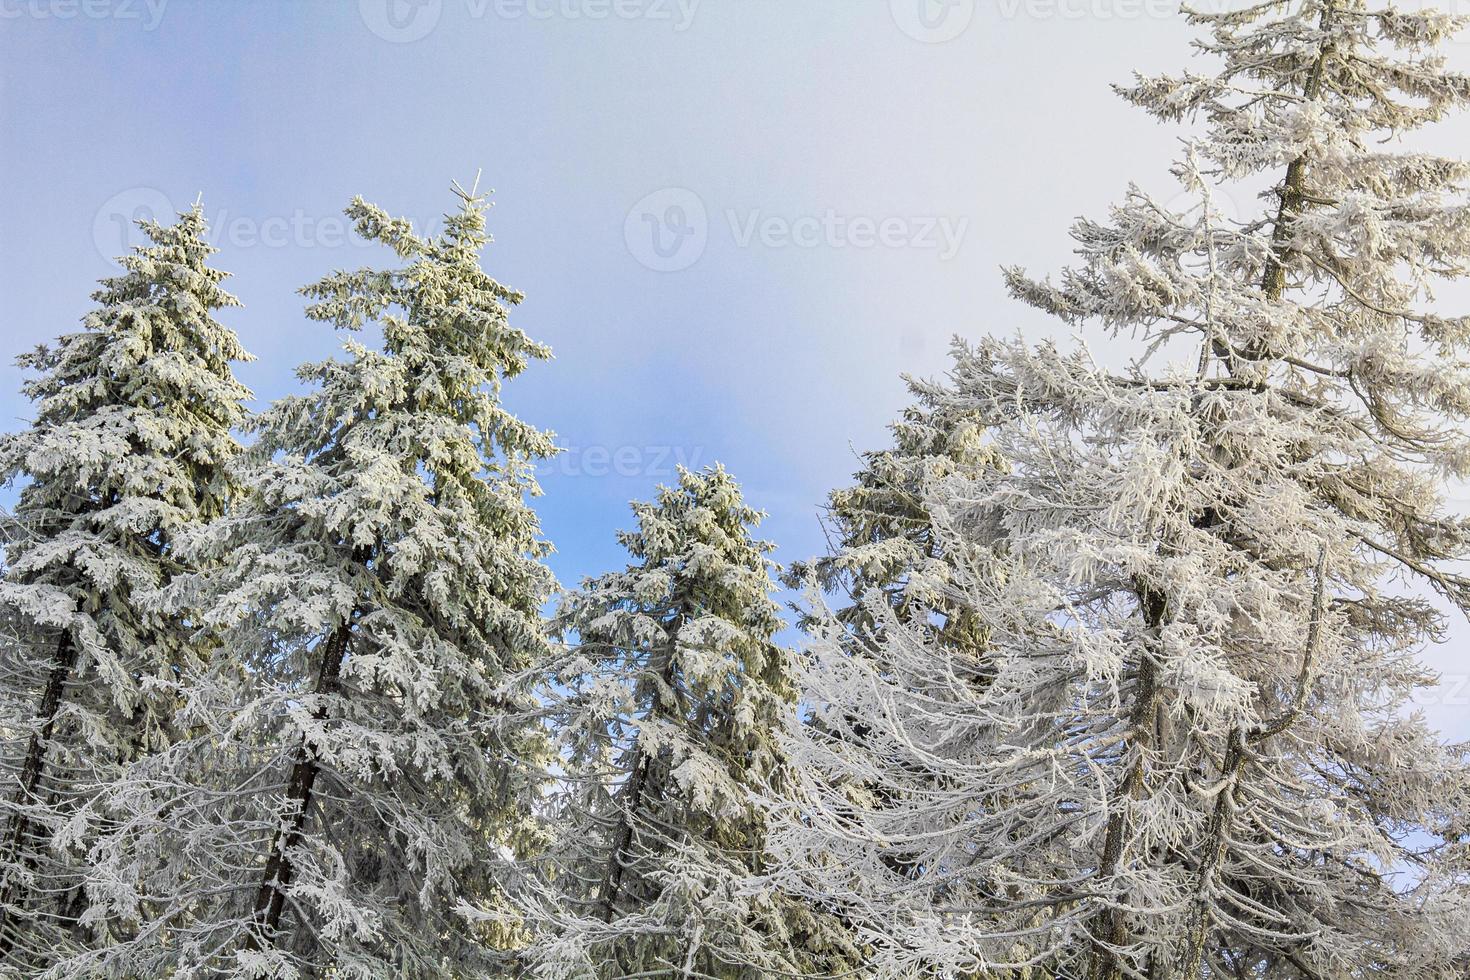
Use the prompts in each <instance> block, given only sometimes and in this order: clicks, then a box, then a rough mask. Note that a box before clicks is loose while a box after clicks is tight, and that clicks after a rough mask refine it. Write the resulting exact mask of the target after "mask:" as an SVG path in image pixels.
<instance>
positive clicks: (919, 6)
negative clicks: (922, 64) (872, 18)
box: [888, 0, 975, 44]
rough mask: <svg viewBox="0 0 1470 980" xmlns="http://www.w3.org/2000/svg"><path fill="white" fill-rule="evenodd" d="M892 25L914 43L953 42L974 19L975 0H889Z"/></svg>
mask: <svg viewBox="0 0 1470 980" xmlns="http://www.w3.org/2000/svg"><path fill="white" fill-rule="evenodd" d="M888 10H889V12H890V13H892V14H893V22H894V23H895V24H897V25H898V29H899V30H901V31H903V32H904V33H905V34H907V35H908V36H909V37H911V38H913V39H914V40H915V41H923V42H924V43H925V44H943V43H944V42H945V41H953V40H954V39H955V38H957V37H959V36H960V35H961V34H963V33H965V31H966V29H968V28H969V26H970V22H971V21H973V20H974V19H975V0H888Z"/></svg>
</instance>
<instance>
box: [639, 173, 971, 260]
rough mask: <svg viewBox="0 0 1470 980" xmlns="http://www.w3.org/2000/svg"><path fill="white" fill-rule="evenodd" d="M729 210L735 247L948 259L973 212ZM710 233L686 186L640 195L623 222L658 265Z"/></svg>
mask: <svg viewBox="0 0 1470 980" xmlns="http://www.w3.org/2000/svg"><path fill="white" fill-rule="evenodd" d="M722 217H723V218H724V223H725V225H726V228H727V230H728V232H729V235H730V241H731V242H732V243H733V244H734V245H735V247H736V248H752V247H756V246H759V247H761V248H767V249H785V248H795V249H807V250H815V249H838V250H840V249H855V250H859V251H861V250H869V249H915V250H919V251H930V252H933V253H934V254H935V255H936V256H937V257H938V258H939V259H940V260H941V261H948V260H949V259H952V258H954V257H955V256H956V255H957V254H958V253H959V251H960V249H961V247H963V245H964V241H965V236H966V234H967V233H968V232H969V230H970V219H969V218H968V217H965V216H962V215H961V216H953V215H934V214H931V215H900V214H888V215H871V214H856V213H845V212H843V211H840V210H838V209H837V208H826V209H824V210H822V211H813V212H810V213H806V214H796V215H786V214H772V213H769V212H767V211H766V210H764V209H763V208H747V209H744V210H740V209H736V208H728V209H726V210H725V211H724V212H723V214H722ZM710 235H711V227H710V218H709V210H708V209H707V208H706V207H705V204H704V201H703V199H702V198H700V196H699V195H698V194H696V193H694V192H693V191H691V190H689V189H688V188H686V187H666V188H663V189H662V190H657V191H654V192H653V193H652V194H648V195H646V196H644V197H643V198H641V199H639V201H638V202H637V203H635V204H634V205H633V206H632V207H631V208H629V209H628V214H627V217H626V219H625V220H624V223H623V239H624V242H625V244H626V245H627V246H628V252H629V253H630V254H631V255H632V256H633V257H634V258H635V259H637V260H638V262H639V263H640V264H642V265H644V266H646V267H647V268H650V269H653V270H654V271H656V272H678V271H680V270H683V269H687V268H689V267H690V266H692V265H694V263H696V262H698V261H699V260H700V258H701V257H702V256H703V255H704V252H705V248H706V246H707V245H708V243H709V239H710Z"/></svg>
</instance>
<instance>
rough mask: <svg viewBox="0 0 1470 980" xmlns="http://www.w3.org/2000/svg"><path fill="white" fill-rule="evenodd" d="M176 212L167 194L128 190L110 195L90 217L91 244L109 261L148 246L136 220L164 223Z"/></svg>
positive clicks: (155, 191) (155, 190)
mask: <svg viewBox="0 0 1470 980" xmlns="http://www.w3.org/2000/svg"><path fill="white" fill-rule="evenodd" d="M176 213H177V212H176V210H175V208H174V206H173V202H172V201H170V200H169V199H168V195H167V194H165V193H164V192H163V191H161V190H158V189H157V188H154V187H130V188H128V189H127V190H125V191H121V192H119V193H117V194H114V195H112V197H110V198H108V199H107V201H106V202H105V203H104V204H103V205H102V207H100V208H98V209H97V213H96V215H94V216H93V218H92V243H93V244H94V245H96V246H97V254H99V255H101V256H102V257H103V258H104V259H107V260H108V261H109V262H115V261H116V260H117V258H118V256H120V255H124V254H126V253H128V252H131V251H132V250H133V249H134V248H137V247H139V246H142V245H146V244H148V236H147V235H145V234H144V233H143V231H142V229H140V228H139V227H138V222H140V221H157V222H160V223H162V224H168V223H169V222H170V221H172V220H173V219H174V215H175V214H176Z"/></svg>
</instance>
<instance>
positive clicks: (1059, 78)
mask: <svg viewBox="0 0 1470 980" xmlns="http://www.w3.org/2000/svg"><path fill="white" fill-rule="evenodd" d="M1190 36H1191V34H1190V31H1189V29H1188V28H1187V26H1186V25H1185V24H1184V23H1183V21H1182V19H1181V18H1180V17H1179V16H1178V15H1177V12H1176V8H1175V6H1174V4H1173V3H1171V2H1168V0H979V2H978V3H977V2H974V0H360V2H359V0H344V2H341V3H327V2H322V3H309V2H285V0H276V2H265V0H262V2H256V3H246V2H238V0H237V2H223V0H209V2H205V0H192V2H190V0H148V2H145V0H0V297H3V302H4V306H3V308H4V314H5V318H4V324H5V325H4V329H3V338H4V342H5V343H4V346H5V348H6V350H7V352H8V353H10V354H13V353H17V352H19V351H22V350H24V349H27V348H29V347H31V346H33V345H34V344H36V343H40V342H42V341H45V340H46V339H48V338H50V337H52V336H54V335H56V334H57V333H60V332H62V331H65V330H68V329H71V328H72V327H73V326H74V324H75V323H76V322H77V320H78V319H79V318H80V317H81V316H82V314H83V313H84V312H85V311H86V309H87V308H88V305H89V304H88V299H87V297H88V294H89V293H90V291H91V288H92V286H93V283H94V282H95V280H96V279H97V278H98V277H100V276H103V275H106V274H108V272H109V270H110V269H111V266H110V264H109V261H108V259H109V257H110V256H111V255H113V254H115V253H117V252H119V251H122V250H123V248H124V247H125V245H126V243H127V241H128V239H127V237H126V235H125V232H124V230H123V229H124V228H125V219H126V218H127V217H129V216H131V215H132V214H134V213H143V212H146V211H157V210H162V209H166V208H168V207H184V206H186V205H187V204H188V203H189V202H191V201H193V200H194V198H195V196H196V195H198V194H202V195H203V199H204V205H205V210H206V212H207V213H208V214H209V215H210V217H211V219H212V220H213V223H214V226H215V229H214V234H215V240H216V243H217V244H218V245H219V247H220V248H221V253H220V255H219V256H218V257H217V264H218V266H219V267H221V268H224V269H227V270H229V271H230V272H232V273H234V275H235V278H234V280H233V281H232V283H231V287H232V289H233V291H234V292H235V293H236V294H237V295H238V296H240V298H241V299H242V300H243V301H244V303H245V308H244V309H243V310H239V311H233V312H231V313H230V314H229V315H228V316H227V318H226V319H227V321H228V322H229V323H230V325H231V326H233V327H234V328H235V329H236V330H237V331H238V332H239V333H240V335H241V337H242V339H243V340H244V342H245V344H246V346H247V347H249V348H250V349H251V350H252V351H253V352H254V353H255V354H257V355H258V357H259V358H260V359H259V361H258V362H257V363H255V364H252V365H249V366H247V367H244V368H242V369H241V372H240V373H241V375H242V377H243V378H244V379H245V380H246V382H247V383H248V384H250V385H251V387H252V388H253V389H254V390H255V392H256V393H257V395H258V397H259V399H260V400H261V402H264V401H266V400H269V399H271V398H273V397H275V396H277V395H280V394H282V393H283V392H285V391H287V390H289V389H290V388H291V386H292V384H293V381H292V376H291V371H292V368H293V367H294V366H295V364H297V363H298V362H300V361H303V360H308V359H314V358H318V357H322V356H325V355H327V354H329V353H331V352H332V351H333V350H335V349H336V346H337V338H335V337H333V336H332V334H331V332H330V331H329V330H328V329H327V328H325V327H323V326H321V325H317V324H312V323H309V322H308V321H306V320H305V318H304V317H303V316H302V303H301V301H300V299H299V297H297V296H296V295H295V289H296V288H297V287H299V286H301V285H303V284H305V283H307V282H310V281H312V280H314V279H316V278H317V277H319V276H320V275H322V274H324V273H326V272H328V271H330V270H332V269H335V268H342V267H353V266H357V265H361V264H365V263H370V262H376V263H385V262H388V261H390V259H391V256H389V255H387V254H386V253H385V252H379V251H377V250H374V249H371V248H366V247H363V246H361V245H358V244H352V243H350V241H349V238H348V236H346V235H345V234H344V230H345V223H344V222H343V221H342V220H341V218H340V212H341V208H342V207H343V205H345V204H346V203H347V201H348V200H350V199H351V197H352V196H353V195H354V194H361V195H363V196H364V197H366V198H367V199H369V200H371V201H374V202H376V203H378V204H380V205H382V206H383V207H384V208H386V209H387V210H389V211H391V212H394V213H397V214H403V215H406V216H409V217H411V218H413V219H414V220H415V223H416V224H425V223H432V222H433V221H435V220H437V218H438V216H439V215H440V214H441V213H442V212H443V211H444V210H445V209H446V208H448V207H450V205H451V197H450V194H449V184H450V181H451V180H453V179H457V180H460V181H462V182H468V181H469V180H472V179H473V177H474V175H475V173H476V172H477V171H479V170H482V171H483V174H484V176H483V178H482V187H491V188H494V190H495V201H496V207H495V209H494V211H493V212H492V214H491V227H492V231H493V232H494V234H495V237H496V243H495V244H494V245H492V246H491V248H490V250H489V251H488V253H487V256H486V267H487V269H489V270H490V272H491V273H492V274H493V275H495V276H496V277H497V278H499V279H501V280H502V281H503V282H505V283H507V284H508V285H511V286H513V287H515V288H517V289H521V290H523V291H524V292H525V293H526V297H527V298H526V302H525V303H524V304H523V306H522V307H521V308H520V310H519V311H518V315H517V321H518V323H519V325H520V326H522V327H523V328H524V329H525V330H526V331H528V332H529V333H530V334H531V335H532V336H534V337H536V338H537V339H540V340H543V341H545V342H547V343H550V344H551V345H552V346H553V348H554V349H555V351H556V359H555V360H554V361H553V362H551V363H550V364H548V365H542V366H538V367H536V368H535V369H534V370H533V371H531V372H530V373H529V374H528V375H527V376H526V377H524V378H523V379H520V380H518V381H516V382H515V383H513V385H512V386H511V387H510V388H509V389H508V392H507V400H508V401H509V402H510V404H511V406H512V407H513V409H514V410H515V411H516V412H517V413H518V414H520V415H522V416H523V417H525V418H526V419H528V420H531V421H533V422H535V423H537V424H540V425H543V426H546V427H549V428H552V429H554V430H556V431H557V432H558V434H559V436H560V439H561V442H562V443H563V445H565V446H567V447H569V450H570V451H569V453H568V454H567V455H566V456H565V457H563V459H562V460H560V461H558V462H557V463H553V464H551V466H550V467H549V468H548V472H547V473H546V476H545V479H544V484H545V488H546V496H545V497H544V498H543V499H542V500H541V501H540V503H539V505H538V510H539V511H540V513H541V515H542V520H543V524H544V526H545V529H546V532H547V534H548V536H549V537H550V538H551V539H552V541H553V543H554V544H555V545H556V547H557V549H558V553H557V555H556V557H555V559H554V561H553V565H554V568H555V570H556V572H557V574H558V576H559V577H560V578H561V579H562V581H564V582H567V583H573V582H575V581H576V580H578V579H579V578H580V577H581V576H582V575H584V574H588V573H593V572H597V571H600V570H603V569H605V568H608V567H610V566H613V565H615V564H617V563H619V562H620V560H621V555H620V554H619V550H618V548H617V545H616V543H615V541H614V539H613V530H614V529H615V528H617V527H621V526H624V525H625V524H626V523H627V521H628V512H627V507H626V504H627V501H628V500H629V499H631V498H634V497H644V496H647V495H648V494H650V493H651V492H652V489H653V486H654V484H656V483H658V482H660V481H667V480H669V479H671V478H672V476H673V464H674V463H675V462H678V461H681V460H682V461H684V462H687V463H689V464H691V465H702V464H706V463H712V462H714V461H716V460H720V461H723V462H724V463H725V464H726V465H727V466H728V467H729V468H730V469H731V470H732V472H734V473H735V474H736V476H737V477H738V478H740V479H741V481H742V482H743V483H744V485H745V487H746V491H747V495H748V497H749V498H750V500H751V502H752V503H753V504H754V505H755V506H758V507H761V508H764V509H765V510H767V511H769V512H770V514H771V517H770V520H769V521H768V523H767V524H766V526H765V534H766V536H767V537H770V538H772V539H773V540H775V541H776V542H778V543H779V545H780V552H779V555H778V557H779V558H780V560H782V561H783V562H789V561H791V560H794V559H797V558H801V557H805V556H809V555H811V554H813V553H816V552H818V551H820V550H821V549H822V547H823V538H822V535H821V531H820V528H819V525H818V523H817V513H818V508H819V506H820V504H821V501H822V499H823V497H824V495H825V493H826V492H827V490H828V489H829V488H831V487H832V486H834V485H838V484H840V483H842V482H843V481H844V480H845V479H846V477H847V476H848V474H850V473H851V472H852V471H853V469H854V468H855V466H856V458H855V453H856V452H857V451H860V450H862V449H867V448H874V447H877V446H880V445H883V444H884V443H885V441H886V435H885V433H884V429H883V427H884V425H885V423H886V422H887V421H888V419H890V418H891V417H892V416H893V415H894V414H895V413H896V412H897V411H898V410H899V409H900V408H901V406H902V404H903V402H904V393H903V388H902V382H901V381H900V378H899V375H900V373H901V372H909V373H914V374H919V375H934V374H937V373H939V372H941V371H942V370H943V367H944V363H945V358H946V350H947V347H948V342H949V338H950V336H951V335H953V334H956V333H959V334H964V335H970V336H978V335H980V334H982V333H986V332H998V333H1007V334H1009V333H1014V332H1016V331H1021V332H1023V333H1024V334H1026V335H1027V336H1028V337H1033V338H1037V339H1039V338H1041V337H1043V336H1057V335H1059V330H1058V328H1057V326H1056V325H1055V324H1054V323H1051V322H1049V321H1047V320H1045V319H1043V318H1041V317H1040V316H1039V315H1038V314H1036V313H1034V312H1031V311H1029V310H1026V309H1024V308H1022V307H1020V306H1019V305H1018V304H1016V303H1014V302H1012V301H1010V300H1008V299H1007V298H1006V296H1005V294H1004V290H1003V288H1002V285H1001V280H1000V274H999V266H1000V265H1001V264H1002V263H1017V264H1021V265H1024V266H1027V267H1028V268H1030V269H1032V270H1034V271H1037V272H1044V271H1050V270H1055V269H1058V268H1060V267H1061V266H1062V265H1063V264H1064V263H1066V262H1067V260H1068V258H1069V254H1070V242H1069V240H1068V239H1067V236H1066V230H1067V227H1068V226H1069V225H1070V223H1071V222H1072V220H1073V219H1074V218H1075V217H1076V216H1077V215H1080V214H1094V215H1098V214H1101V213H1102V212H1103V211H1104V209H1105V208H1106V206H1107V205H1108V203H1109V202H1110V201H1112V200H1115V199H1116V198H1118V197H1119V196H1120V195H1121V193H1122V192H1123V190H1124V189H1125V187H1126V185H1127V183H1128V181H1130V180H1133V181H1136V182H1138V183H1139V184H1140V185H1142V186H1144V187H1145V188H1148V189H1150V190H1154V191H1156V192H1159V193H1163V194H1165V195H1167V194H1168V193H1169V188H1170V186H1171V181H1170V178H1169V176H1168V165H1169V162H1170V159H1171V157H1172V156H1173V154H1174V152H1175V150H1176V149H1177V139H1178V136H1179V133H1178V132H1176V131H1173V130H1170V129H1169V128H1166V127H1161V126H1158V125H1156V124H1155V123H1153V122H1152V121H1151V120H1149V119H1148V118H1146V117H1145V116H1143V115H1142V114H1141V113H1139V112H1137V111H1136V110H1133V109H1130V108H1129V107H1128V106H1126V105H1124V104H1123V103H1122V102H1121V101H1119V100H1118V99H1117V98H1116V97H1114V96H1113V95H1112V93H1111V92H1110V90H1109V88H1108V86H1109V84H1110V83H1113V82H1122V81H1126V80H1127V79H1128V78H1129V75H1130V72H1131V71H1132V70H1134V69H1139V70H1144V71H1156V70H1162V69H1173V68H1178V67H1181V66H1183V65H1184V64H1185V63H1186V62H1187V60H1188V57H1189V50H1188V47H1187V44H1188V40H1189V38H1190ZM1453 57H1454V58H1455V59H1456V61H1457V62H1462V63H1463V65H1462V67H1466V68H1470V47H1465V46H1461V47H1460V48H1458V49H1457V50H1456V51H1454V52H1453ZM1467 137H1470V126H1467V125H1466V122H1465V121H1464V120H1457V121H1456V122H1454V123H1452V124H1450V125H1448V126H1446V127H1442V128H1441V130H1440V132H1439V133H1438V134H1437V135H1436V137H1435V140H1436V142H1437V143H1438V144H1439V145H1442V146H1443V145H1447V146H1452V147H1453V146H1460V147H1463V146H1466V145H1470V139H1467ZM1243 203H1244V204H1248V203H1249V202H1243ZM1445 295H1446V296H1451V295H1455V294H1453V293H1446V294H1445ZM18 383H19V374H18V372H17V371H16V370H15V369H14V368H12V367H10V366H9V364H8V359H7V361H6V363H5V366H4V367H3V368H0V410H3V413H4V418H5V419H6V420H7V421H6V424H7V425H16V424H19V422H18V421H15V420H20V419H23V418H25V417H26V416H27V414H28V409H27V407H26V406H25V405H24V403H23V402H22V401H21V400H20V399H19V397H18V395H17V387H18ZM1458 635H1459V636H1460V637H1462V638H1463V637H1464V636H1465V632H1464V631H1463V630H1462V631H1460V632H1459V634H1458ZM1447 657H1449V651H1444V652H1441V654H1437V655H1436V662H1437V663H1439V664H1440V666H1441V667H1443V668H1445V669H1447V670H1448V669H1450V668H1451V667H1452V666H1453V665H1452V663H1451V661H1450V660H1449V659H1446V658H1447ZM1455 669H1457V670H1459V671H1460V672H1461V673H1462V674H1463V667H1455ZM1460 698H1461V700H1462V704H1461V705H1457V706H1453V707H1442V708H1441V709H1439V710H1437V711H1436V713H1435V720H1436V721H1437V722H1439V723H1440V724H1442V725H1445V726H1446V727H1447V728H1451V729H1459V730H1461V731H1462V732H1464V733H1465V734H1470V724H1467V723H1465V721H1464V714H1465V708H1464V707H1463V703H1464V702H1470V690H1467V691H1462V692H1461V694H1460Z"/></svg>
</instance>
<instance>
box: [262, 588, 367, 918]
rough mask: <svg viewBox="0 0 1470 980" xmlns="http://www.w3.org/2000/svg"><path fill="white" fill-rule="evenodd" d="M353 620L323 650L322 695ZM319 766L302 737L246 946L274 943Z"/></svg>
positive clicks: (333, 680)
mask: <svg viewBox="0 0 1470 980" xmlns="http://www.w3.org/2000/svg"><path fill="white" fill-rule="evenodd" d="M351 619H352V617H350V616H349V617H348V619H347V621H346V622H343V624H342V625H341V626H338V627H337V629H336V630H335V631H333V633H332V635H331V636H330V637H328V638H327V642H326V644H325V645H324V647H323V650H322V662H321V667H320V669H319V671H318V673H317V680H316V692H315V693H317V694H325V693H328V692H330V691H331V690H332V689H333V688H335V687H336V686H337V680H338V678H339V677H340V676H341V673H342V661H343V660H344V659H345V657H346V655H347V646H348V643H349V641H350V640H351V639H352V627H351V625H350V624H351ZM311 716H312V718H314V719H316V720H317V721H321V720H322V719H324V718H326V716H327V706H326V704H325V703H322V704H320V705H318V706H317V708H316V710H315V711H313V712H312V715H311ZM320 768H321V767H320V764H319V763H318V762H317V760H316V758H315V756H313V755H312V752H311V750H310V748H309V747H308V746H307V743H306V736H305V735H304V734H303V735H302V737H301V744H299V745H298V746H297V747H296V759H295V761H294V763H293V764H292V766H291V779H290V781H289V783H288V784H287V787H286V806H287V812H288V813H289V814H290V818H289V821H290V822H289V823H288V825H287V826H286V828H285V829H284V830H283V831H278V832H277V833H276V837H275V840H273V841H272V842H271V853H270V858H269V859H268V860H267V861H266V865H265V874H264V875H263V876H262V878H261V882H260V888H259V890H258V891H257V892H256V894H255V923H256V929H255V930H254V931H253V932H252V933H251V936H250V940H249V945H250V946H252V947H254V946H258V945H259V943H260V941H261V940H262V939H267V940H269V941H271V942H272V943H274V941H275V934H276V930H277V929H278V928H279V926H280V922H281V913H282V912H283V911H284V910H285V908H286V890H287V889H288V888H289V887H290V886H291V879H292V878H293V877H294V876H295V873H296V869H295V867H294V866H293V865H292V863H291V858H290V856H289V852H290V851H291V850H292V849H293V848H295V847H296V846H297V845H298V844H300V843H301V838H302V836H303V831H304V830H305V828H306V817H307V813H308V811H309V810H310V809H311V794H312V788H313V787H314V786H315V784H316V777H317V772H318V771H319V769H320Z"/></svg>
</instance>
